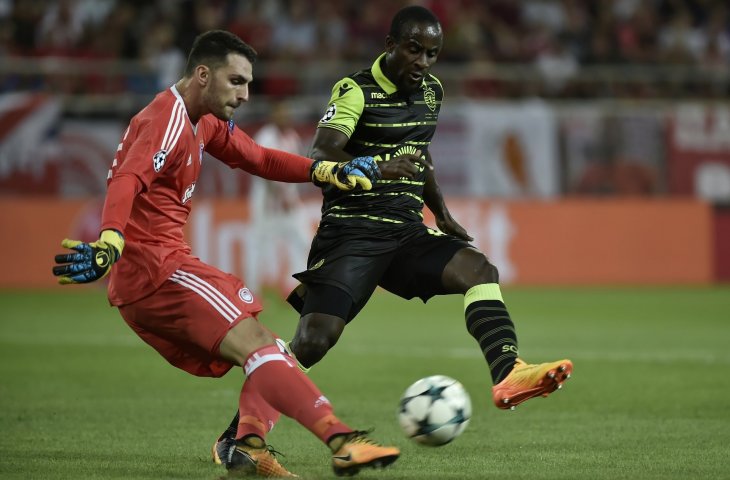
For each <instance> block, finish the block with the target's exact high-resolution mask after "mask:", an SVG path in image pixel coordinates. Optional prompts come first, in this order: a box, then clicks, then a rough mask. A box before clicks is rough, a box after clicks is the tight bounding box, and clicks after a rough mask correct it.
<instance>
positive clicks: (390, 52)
mask: <svg viewBox="0 0 730 480" xmlns="http://www.w3.org/2000/svg"><path fill="white" fill-rule="evenodd" d="M442 45H443V32H442V30H441V23H440V22H439V20H438V18H436V16H435V15H434V14H433V13H432V12H431V11H430V10H429V9H427V8H424V7H421V6H417V5H414V6H410V7H405V8H403V9H401V10H399V11H398V13H396V14H395V16H394V17H393V21H392V22H391V24H390V32H389V33H388V35H387V36H386V37H385V51H386V57H385V64H386V71H385V73H386V75H387V76H388V78H389V79H390V80H391V81H392V82H393V83H394V84H395V85H396V87H398V90H404V91H406V92H411V91H414V90H416V89H418V88H420V86H421V82H422V81H423V79H424V77H425V76H426V75H427V74H428V72H429V70H430V69H431V66H432V65H433V64H434V63H436V59H437V58H438V54H439V52H441V46H442Z"/></svg>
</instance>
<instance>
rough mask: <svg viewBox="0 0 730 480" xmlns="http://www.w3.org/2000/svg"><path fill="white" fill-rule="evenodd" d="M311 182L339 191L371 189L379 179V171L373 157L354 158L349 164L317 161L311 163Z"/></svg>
mask: <svg viewBox="0 0 730 480" xmlns="http://www.w3.org/2000/svg"><path fill="white" fill-rule="evenodd" d="M311 172H312V173H311V175H312V182H314V184H315V185H317V186H318V187H321V186H323V185H327V184H332V185H334V186H335V187H337V188H339V189H340V190H353V189H355V188H356V187H358V186H359V187H360V188H362V189H363V190H370V189H371V188H373V182H375V181H376V180H378V179H379V178H380V169H379V168H378V164H377V163H376V162H375V159H374V158H373V157H355V158H353V159H352V160H350V161H349V162H339V163H338V162H329V161H326V160H317V161H315V162H314V163H312V170H311Z"/></svg>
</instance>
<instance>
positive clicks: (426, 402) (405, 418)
mask: <svg viewBox="0 0 730 480" xmlns="http://www.w3.org/2000/svg"><path fill="white" fill-rule="evenodd" d="M470 418H471V399H470V398H469V394H468V393H467V391H466V390H465V389H464V386H463V385H462V384H461V383H459V382H458V381H456V380H454V379H453V378H451V377H447V376H445V375H433V376H430V377H426V378H422V379H420V380H418V381H417V382H415V383H414V384H413V385H411V386H410V387H408V388H407V389H406V391H405V393H403V396H402V397H401V399H400V406H399V408H398V421H399V422H400V426H401V428H402V429H403V432H404V433H405V434H406V436H407V437H408V438H410V439H412V440H413V441H415V442H418V443H420V444H422V445H428V446H431V447H438V446H441V445H446V444H447V443H449V442H451V441H452V440H454V439H455V438H456V437H458V436H459V435H461V433H462V432H463V431H464V429H465V428H466V426H467V425H468V424H469V419H470Z"/></svg>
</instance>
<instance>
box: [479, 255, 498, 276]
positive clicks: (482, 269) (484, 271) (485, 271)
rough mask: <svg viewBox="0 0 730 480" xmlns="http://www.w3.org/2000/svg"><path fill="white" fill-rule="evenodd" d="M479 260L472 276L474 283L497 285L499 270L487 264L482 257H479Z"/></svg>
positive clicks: (483, 256)
mask: <svg viewBox="0 0 730 480" xmlns="http://www.w3.org/2000/svg"><path fill="white" fill-rule="evenodd" d="M479 257H480V258H479V260H478V261H477V262H476V265H475V266H474V276H475V282H476V283H499V270H497V267H495V266H494V265H492V264H491V263H490V262H489V259H488V258H487V257H486V256H485V255H484V254H482V255H480V256H479Z"/></svg>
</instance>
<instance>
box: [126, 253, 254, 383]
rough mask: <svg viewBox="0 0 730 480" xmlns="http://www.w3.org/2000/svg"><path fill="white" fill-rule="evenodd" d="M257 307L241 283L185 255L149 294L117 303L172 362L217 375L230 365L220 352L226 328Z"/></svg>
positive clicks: (132, 324)
mask: <svg viewBox="0 0 730 480" xmlns="http://www.w3.org/2000/svg"><path fill="white" fill-rule="evenodd" d="M261 310H262V307H261V304H260V303H259V301H258V300H257V299H256V298H255V297H254V296H253V294H252V293H251V291H250V290H249V289H248V288H246V287H245V285H244V284H243V282H242V281H241V280H240V279H238V278H236V277H234V276H233V275H230V274H228V273H224V272H222V271H220V270H218V269H217V268H215V267H212V266H210V265H207V264H205V263H203V262H201V261H200V260H198V259H196V258H194V257H190V259H189V260H188V261H187V262H186V263H184V264H183V265H181V266H180V268H178V269H177V271H175V273H173V274H172V276H171V277H170V278H169V279H168V280H167V281H166V282H164V283H163V284H162V286H161V287H160V288H159V289H158V290H157V291H155V293H153V294H152V295H150V296H148V297H145V298H143V299H141V300H139V301H137V302H134V303H131V304H128V305H123V306H120V307H119V312H120V313H121V314H122V317H123V318H124V321H126V322H127V324H128V325H129V326H130V327H131V328H132V330H134V331H135V332H136V333H137V335H139V336H140V338H142V340H144V341H145V342H147V343H148V344H149V345H151V346H152V347H153V348H154V349H155V350H157V351H158V352H159V353H160V355H162V356H163V357H165V359H166V360H167V361H168V362H170V363H171V364H172V365H174V366H176V367H178V368H180V369H182V370H185V371H186V372H189V373H192V374H193V375H198V376H201V377H220V376H222V375H224V374H225V373H226V372H228V370H230V369H231V367H233V364H232V363H230V362H228V361H226V360H224V359H223V358H221V357H220V353H219V347H220V343H221V341H222V340H223V337H225V336H226V334H227V333H228V331H229V330H230V329H231V328H232V327H233V326H234V325H236V324H237V323H238V322H239V321H241V320H243V319H244V318H248V317H253V318H256V316H257V315H258V313H259V312H261Z"/></svg>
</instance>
